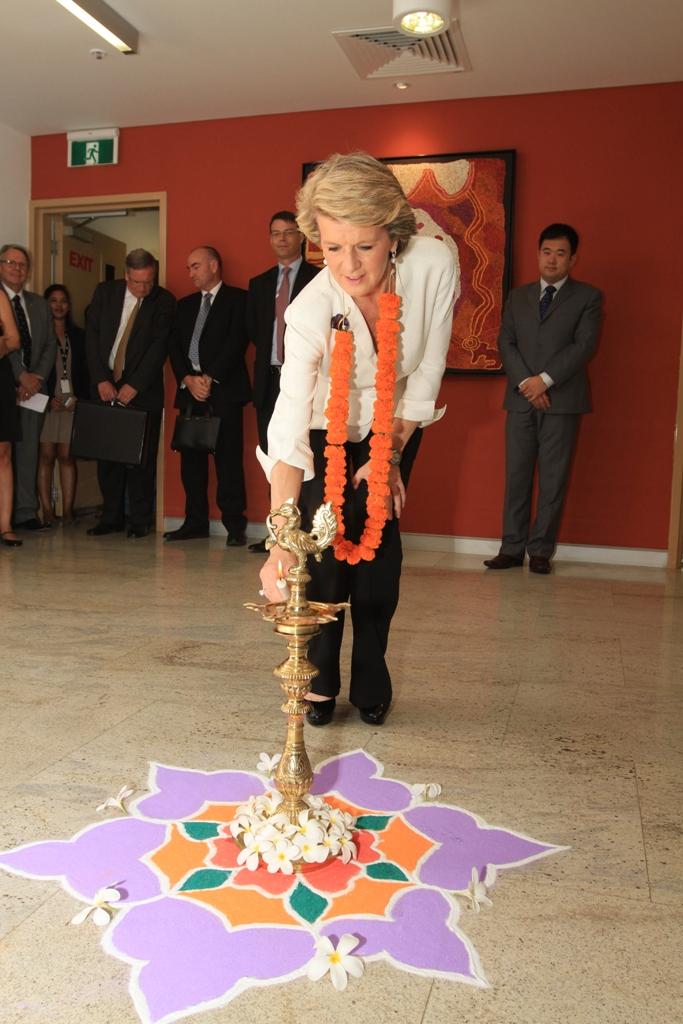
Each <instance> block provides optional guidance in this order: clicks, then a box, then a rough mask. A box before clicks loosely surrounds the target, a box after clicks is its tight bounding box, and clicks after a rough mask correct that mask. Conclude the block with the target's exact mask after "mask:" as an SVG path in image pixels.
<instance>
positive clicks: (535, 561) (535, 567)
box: [529, 555, 550, 576]
mask: <svg viewBox="0 0 683 1024" xmlns="http://www.w3.org/2000/svg"><path fill="white" fill-rule="evenodd" d="M529 572H537V573H538V574H539V576H547V575H548V573H549V572H550V559H549V558H544V557H543V555H529Z"/></svg>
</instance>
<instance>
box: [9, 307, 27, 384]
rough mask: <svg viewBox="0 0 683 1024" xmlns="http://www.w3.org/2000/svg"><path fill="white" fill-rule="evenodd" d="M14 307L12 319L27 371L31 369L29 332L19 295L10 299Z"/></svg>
mask: <svg viewBox="0 0 683 1024" xmlns="http://www.w3.org/2000/svg"><path fill="white" fill-rule="evenodd" d="M12 304H13V305H14V319H15V320H16V321H17V327H18V328H19V340H20V341H21V351H22V352H23V354H24V366H25V367H26V369H27V370H30V369H31V332H30V330H29V327H28V320H27V319H26V313H24V307H23V306H22V304H21V298H20V296H19V295H15V296H14V298H13V299H12Z"/></svg>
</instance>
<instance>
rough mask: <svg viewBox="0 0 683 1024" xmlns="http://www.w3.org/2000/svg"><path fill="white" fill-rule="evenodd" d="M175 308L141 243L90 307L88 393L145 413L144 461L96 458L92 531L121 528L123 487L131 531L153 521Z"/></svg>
mask: <svg viewBox="0 0 683 1024" xmlns="http://www.w3.org/2000/svg"><path fill="white" fill-rule="evenodd" d="M174 310H175V299H174V298H173V296H172V295H171V293H170V292H168V291H166V289H165V288H160V287H159V285H157V284H156V261H155V259H154V257H153V256H152V254H151V253H150V252H147V250H146V249H133V250H132V251H131V252H129V253H128V255H127V256H126V269H125V277H124V280H122V281H103V282H102V283H101V284H98V286H97V288H96V289H95V292H94V294H93V297H92V302H91V303H90V306H89V307H88V312H87V317H86V340H85V346H86V353H87V356H88V370H89V373H90V382H91V386H92V388H93V397H95V398H99V399H100V400H101V401H103V402H114V401H116V402H119V403H121V404H122V405H130V406H132V407H133V408H136V409H144V410H146V411H147V412H148V413H149V416H148V420H147V444H146V449H147V451H146V457H145V461H144V462H143V464H142V465H140V466H124V465H123V464H122V463H120V462H109V461H103V460H100V461H98V463H97V478H98V481H99V485H100V490H101V491H102V499H103V512H102V519H101V520H100V522H99V523H98V524H97V526H93V527H92V529H90V530H88V533H89V534H90V535H91V536H93V537H100V536H104V535H105V534H108V533H120V532H121V530H123V528H124V510H125V505H126V495H127V498H128V536H129V537H135V538H139V537H145V536H146V535H147V534H148V533H149V531H150V530H151V528H152V517H153V511H154V484H155V469H156V458H157V448H158V447H159V431H160V428H161V413H162V410H163V407H164V378H163V367H164V363H165V362H166V357H167V355H168V337H169V334H170V330H171V322H172V320H173V313H174Z"/></svg>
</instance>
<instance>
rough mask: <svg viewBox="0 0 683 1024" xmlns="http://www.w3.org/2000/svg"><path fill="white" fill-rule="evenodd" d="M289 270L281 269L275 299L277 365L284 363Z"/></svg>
mask: <svg viewBox="0 0 683 1024" xmlns="http://www.w3.org/2000/svg"><path fill="white" fill-rule="evenodd" d="M289 270H290V268H289V267H283V269H282V281H281V282H280V290H279V291H278V293H277V298H276V299H275V323H276V325H277V327H276V330H277V335H276V337H277V342H276V345H275V355H276V356H277V360H278V362H279V363H284V361H285V310H286V309H287V306H288V305H289Z"/></svg>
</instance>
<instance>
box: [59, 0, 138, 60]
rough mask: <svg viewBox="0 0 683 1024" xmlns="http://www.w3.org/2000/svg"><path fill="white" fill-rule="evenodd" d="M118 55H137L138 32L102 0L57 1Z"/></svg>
mask: <svg viewBox="0 0 683 1024" xmlns="http://www.w3.org/2000/svg"><path fill="white" fill-rule="evenodd" d="M57 3H58V4H61V5H62V7H64V8H65V9H66V10H67V11H69V12H70V13H71V14H74V15H75V16H76V17H77V18H79V19H80V21H82V22H83V24H84V25H87V26H88V28H91V29H92V30H93V32H96V33H97V34H98V36H101V37H102V39H105V40H106V41H107V42H108V43H109V44H110V46H113V47H115V49H117V50H118V51H119V52H120V53H125V54H130V53H137V49H138V31H137V29H135V28H133V26H132V25H129V24H128V22H127V21H124V19H123V18H122V17H121V15H120V14H117V13H116V11H113V10H112V9H111V7H109V5H108V4H105V3H104V0H57Z"/></svg>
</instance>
